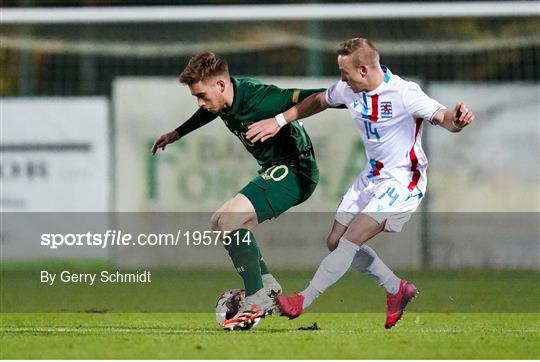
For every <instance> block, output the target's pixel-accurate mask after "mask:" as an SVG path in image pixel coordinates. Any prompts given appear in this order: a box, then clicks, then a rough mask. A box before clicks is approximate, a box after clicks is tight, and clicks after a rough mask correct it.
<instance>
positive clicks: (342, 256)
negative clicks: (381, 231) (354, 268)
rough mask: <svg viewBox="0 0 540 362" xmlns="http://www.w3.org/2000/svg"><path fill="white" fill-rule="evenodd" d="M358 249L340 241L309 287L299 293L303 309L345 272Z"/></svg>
mask: <svg viewBox="0 0 540 362" xmlns="http://www.w3.org/2000/svg"><path fill="white" fill-rule="evenodd" d="M359 249H360V247H359V246H358V245H356V244H354V243H352V242H350V241H349V240H347V239H345V238H343V237H342V238H341V239H340V241H339V245H338V247H337V248H336V249H335V250H334V251H333V252H331V253H330V254H328V255H327V256H326V258H324V259H323V261H322V262H321V264H320V265H319V268H318V269H317V272H315V275H314V276H313V279H311V281H310V282H309V286H308V287H307V288H306V289H305V290H304V291H302V292H301V293H300V294H302V295H303V296H304V304H303V307H304V309H305V308H307V307H309V306H310V304H311V303H313V301H314V300H315V298H317V297H318V296H319V295H320V294H322V293H324V291H325V290H326V289H327V288H328V287H329V286H331V285H332V284H334V283H335V282H337V281H338V280H339V279H340V278H341V277H342V276H343V275H344V274H345V273H346V272H347V270H348V269H349V267H350V266H351V263H352V261H353V258H354V256H355V255H356V253H357V251H358V250H359Z"/></svg>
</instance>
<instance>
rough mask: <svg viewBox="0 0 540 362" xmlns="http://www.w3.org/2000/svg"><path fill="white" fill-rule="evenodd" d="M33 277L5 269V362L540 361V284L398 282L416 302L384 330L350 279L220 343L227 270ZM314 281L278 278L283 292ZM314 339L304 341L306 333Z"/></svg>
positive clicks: (0, 352)
mask: <svg viewBox="0 0 540 362" xmlns="http://www.w3.org/2000/svg"><path fill="white" fill-rule="evenodd" d="M42 268H43V266H41V265H24V264H17V265H7V264H4V265H2V270H1V271H2V275H1V276H2V278H1V295H0V297H1V298H0V305H1V311H2V313H1V315H0V322H1V324H0V357H1V358H2V359H465V358H467V359H540V272H538V271H493V270H462V271H451V270H446V271H445V270H425V271H407V270H404V271H400V272H399V273H398V275H402V276H404V277H406V278H408V279H410V280H412V281H414V282H415V284H416V285H417V286H418V287H419V289H420V291H421V293H420V295H419V297H418V298H416V299H415V300H414V301H413V302H412V303H411V304H410V306H409V308H408V311H407V313H406V314H405V316H404V319H403V320H402V321H401V322H400V323H399V324H398V326H397V327H396V328H394V329H392V330H390V331H387V330H385V329H384V327H383V325H384V319H385V315H384V308H385V297H384V293H383V292H382V290H381V289H380V288H379V287H378V286H377V285H375V283H373V281H371V280H369V279H368V278H366V277H363V276H359V275H358V274H357V273H351V272H349V273H348V274H347V275H346V276H345V277H344V278H343V279H342V280H340V281H339V283H337V284H336V285H334V286H333V287H332V288H330V289H329V290H328V291H327V293H325V294H324V295H323V296H321V297H320V298H319V299H318V300H317V301H316V302H315V303H314V305H313V308H312V309H310V311H311V313H306V314H304V315H302V316H301V317H300V318H298V319H295V320H292V321H289V320H287V319H285V318H280V317H277V316H273V317H269V318H266V319H264V320H262V321H261V323H260V324H259V326H258V328H257V329H256V330H253V331H247V332H244V331H234V332H231V331H223V330H221V329H220V328H219V327H218V325H217V323H216V322H215V319H214V315H213V313H212V311H213V308H214V304H215V301H216V299H217V297H218V295H219V294H220V293H221V292H222V291H224V290H226V289H231V288H234V287H238V286H239V285H240V280H239V278H238V277H237V276H236V275H235V274H234V273H233V272H232V271H230V270H226V271H223V270H191V271H173V270H155V271H153V275H154V280H153V282H152V283H151V284H150V285H143V286H141V285H134V286H122V285H95V286H92V287H90V286H83V285H58V286H53V287H48V286H46V285H42V284H41V283H39V269H42ZM85 268H87V269H92V270H100V269H103V268H111V266H110V265H98V266H96V265H87V266H86V267H84V264H82V263H77V264H72V265H48V266H47V269H48V270H51V271H53V270H58V271H59V270H62V269H70V270H75V269H77V270H80V271H83V270H84V269H85ZM312 273H313V271H312V270H308V271H279V270H278V271H276V272H275V274H276V276H277V277H278V278H279V280H280V282H281V283H282V285H283V286H284V287H285V290H286V291H287V292H291V291H294V290H301V288H302V287H304V286H305V284H306V283H307V281H308V280H309V279H310V277H311V276H312ZM315 323H316V324H317V327H318V329H312V328H311V327H313V325H314V324H315Z"/></svg>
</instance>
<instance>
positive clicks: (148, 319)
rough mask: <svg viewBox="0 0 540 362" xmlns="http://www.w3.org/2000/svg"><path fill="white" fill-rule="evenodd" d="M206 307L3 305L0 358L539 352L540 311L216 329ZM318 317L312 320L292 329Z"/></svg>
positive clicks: (361, 316) (371, 316) (362, 317)
mask: <svg viewBox="0 0 540 362" xmlns="http://www.w3.org/2000/svg"><path fill="white" fill-rule="evenodd" d="M213 318H214V317H213V315H212V314H207V313H191V314H190V313H160V314H154V313H126V314H121V313H114V314H77V313H63V314H60V313H43V314H34V313H22V314H3V315H2V328H1V330H2V338H1V341H2V342H1V347H2V348H1V355H2V358H3V359H19V358H25V359H36V358H39V359H65V358H68V359H102V358H103V359H104V358H107V359H120V358H122V359H125V358H127V359H171V358H174V359H244V358H249V359H285V358H287V359H380V358H384V359H439V358H441V359H448V358H450V359H452V358H453V359H461V358H467V359H522V358H526V359H538V358H539V357H540V352H539V351H540V330H539V321H540V314H538V313H535V314H531V313H524V314H517V313H498V314H491V313H489V314H488V313H486V314H484V313H450V314H443V313H414V312H412V313H408V314H407V315H406V317H405V319H404V320H403V321H401V322H400V324H399V325H398V326H397V327H396V328H395V329H393V330H390V331H386V330H385V329H384V328H383V322H384V321H383V319H384V315H383V314H381V313H346V314H337V313H307V314H305V315H303V316H301V317H300V318H299V319H297V320H293V321H288V320H286V319H285V318H279V317H277V316H274V317H269V318H266V319H265V320H263V321H262V322H261V323H260V324H259V328H257V329H256V330H253V331H248V332H243V331H235V332H228V331H222V330H220V329H219V328H217V326H216V324H215V321H214V320H213ZM315 322H316V323H317V325H318V327H319V328H320V329H319V330H299V329H298V328H300V327H309V326H311V325H312V324H313V323H315Z"/></svg>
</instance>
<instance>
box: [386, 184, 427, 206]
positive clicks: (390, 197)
mask: <svg viewBox="0 0 540 362" xmlns="http://www.w3.org/2000/svg"><path fill="white" fill-rule="evenodd" d="M406 194H407V198H405V199H404V200H403V202H407V201H409V200H410V199H413V198H416V197H418V199H421V198H422V197H423V196H424V194H423V193H422V192H419V193H417V194H414V193H412V192H410V193H406ZM399 195H400V194H399V193H397V191H396V188H395V187H391V186H389V187H387V188H386V191H384V192H383V193H382V194H381V195H380V196H378V197H377V199H379V200H383V201H387V202H388V204H387V206H388V207H392V206H393V205H394V203H395V202H396V201H397V200H398V198H399ZM384 208H385V207H384V206H382V205H379V206H378V210H377V211H381V210H382V209H384Z"/></svg>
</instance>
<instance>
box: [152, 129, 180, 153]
mask: <svg viewBox="0 0 540 362" xmlns="http://www.w3.org/2000/svg"><path fill="white" fill-rule="evenodd" d="M179 138H180V136H179V135H178V133H177V132H176V131H171V132H167V133H165V134H162V135H161V136H159V138H158V139H157V140H156V142H154V145H153V146H152V156H155V155H156V152H157V150H158V149H160V148H161V150H162V151H164V150H165V146H167V145H168V144H169V143H173V142H174V141H176V140H177V139H179Z"/></svg>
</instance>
